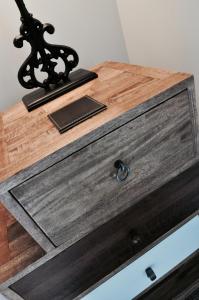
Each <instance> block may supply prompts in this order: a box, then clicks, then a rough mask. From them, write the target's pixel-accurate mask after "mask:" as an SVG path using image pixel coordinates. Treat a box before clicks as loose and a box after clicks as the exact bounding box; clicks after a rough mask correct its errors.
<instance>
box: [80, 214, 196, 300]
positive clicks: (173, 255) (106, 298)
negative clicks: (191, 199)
mask: <svg viewBox="0 0 199 300" xmlns="http://www.w3.org/2000/svg"><path fill="white" fill-rule="evenodd" d="M198 249H199V216H196V217H194V218H193V219H192V220H191V221H189V222H188V223H186V224H185V225H184V226H182V227H181V228H180V229H178V230H177V231H176V232H174V233H173V234H171V235H170V236H168V237H167V238H166V239H165V240H163V241H162V242H160V243H159V244H158V245H157V246H156V247H154V248H153V249H151V250H150V251H148V252H147V253H146V254H145V255H143V256H142V257H140V258H139V259H137V260H136V261H134V262H133V263H131V264H129V265H128V266H126V267H125V268H123V269H122V270H120V271H119V272H118V273H116V274H115V275H114V276H113V277H112V278H110V279H108V280H107V281H105V282H104V283H102V284H101V285H100V286H99V287H97V288H96V289H95V290H94V291H92V292H91V293H89V294H88V295H86V296H84V297H83V298H82V299H83V300H101V299H103V300H110V299H114V300H121V299H122V300H131V299H133V298H135V297H136V296H138V295H139V294H140V293H141V292H143V291H144V290H145V289H147V288H149V287H150V286H151V285H152V284H153V283H154V282H155V281H158V280H160V279H161V278H162V277H163V276H165V275H166V274H167V273H168V272H170V271H171V270H172V269H174V268H175V267H176V266H178V265H179V264H180V263H182V262H183V261H184V260H185V259H187V258H188V257H189V256H191V255H192V254H193V253H194V252H196V251H197V250H198ZM148 268H151V270H152V271H153V272H154V274H155V275H156V279H155V280H153V281H152V279H151V278H149V277H148V276H147V275H146V270H147V269H148Z"/></svg>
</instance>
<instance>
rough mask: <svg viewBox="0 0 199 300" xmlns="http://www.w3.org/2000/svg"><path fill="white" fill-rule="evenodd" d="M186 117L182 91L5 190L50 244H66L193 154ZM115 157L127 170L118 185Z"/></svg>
mask: <svg viewBox="0 0 199 300" xmlns="http://www.w3.org/2000/svg"><path fill="white" fill-rule="evenodd" d="M190 120H191V116H190V103H189V100H188V94H187V91H185V92H183V93H181V94H179V95H178V96H176V97H174V98H172V99H170V100H169V101H167V102H165V103H164V104H162V105H160V106H158V107H157V108H155V109H153V110H151V111H150V112H148V113H146V114H144V115H143V116H141V117H139V118H137V119H136V120H134V121H132V122H130V123H128V124H127V125H125V126H123V127H121V128H120V129H119V130H116V131H114V132H112V133H110V134H109V135H107V136H106V137H104V138H103V139H102V140H99V141H97V142H96V143H94V144H92V145H90V146H88V147H86V148H84V149H83V150H81V151H79V152H78V153H76V154H74V155H73V156H71V157H70V158H67V159H66V160H64V161H62V162H60V163H59V164H57V165H55V166H54V167H52V168H49V169H48V170H47V171H45V172H43V173H41V174H40V175H38V176H36V177H34V178H32V179H30V180H28V181H26V182H25V183H23V184H21V185H20V186H18V187H16V188H14V189H13V190H12V191H11V193H12V195H14V197H15V198H16V199H17V200H18V201H19V202H20V204H21V205H22V206H23V207H24V208H25V210H26V211H27V212H28V213H29V214H30V215H31V216H32V218H33V219H34V220H35V222H36V223H37V224H38V225H39V226H40V227H41V228H42V230H43V231H44V232H45V233H46V234H47V236H48V237H49V238H50V239H51V240H52V242H53V243H54V244H56V245H57V246H59V245H60V244H62V243H63V242H65V241H68V245H69V246H70V245H71V244H73V243H74V242H76V241H77V240H79V239H80V238H82V237H83V236H85V235H86V234H88V233H89V232H91V231H92V230H93V229H95V228H97V227H98V226H100V225H101V224H103V223H105V222H106V221H108V220H109V219H110V218H113V217H114V216H115V215H117V214H118V213H119V212H121V211H123V210H125V209H126V208H127V207H129V206H131V205H132V204H133V203H135V202H136V201H137V200H138V199H140V198H141V197H143V195H146V194H147V193H149V191H152V190H154V189H155V188H157V187H159V186H160V185H162V184H163V183H165V182H166V181H168V180H169V179H170V174H171V173H172V172H174V171H175V170H177V169H178V168H179V167H181V166H183V164H185V163H186V162H187V161H189V160H191V159H192V158H193V157H194V150H193V147H194V145H193V140H194V136H193V128H192V124H191V121H190ZM119 159H121V160H122V161H124V162H125V163H126V164H127V165H128V166H129V167H130V169H131V174H130V176H129V178H128V179H127V180H126V181H125V182H124V183H118V182H117V180H116V179H115V178H113V174H114V172H115V170H114V163H115V161H117V160H119ZM161 174H164V176H160V175H161ZM93 183H94V184H93ZM131 193H132V194H133V197H132V198H131V199H129V194H131ZM57 220H59V222H57Z"/></svg>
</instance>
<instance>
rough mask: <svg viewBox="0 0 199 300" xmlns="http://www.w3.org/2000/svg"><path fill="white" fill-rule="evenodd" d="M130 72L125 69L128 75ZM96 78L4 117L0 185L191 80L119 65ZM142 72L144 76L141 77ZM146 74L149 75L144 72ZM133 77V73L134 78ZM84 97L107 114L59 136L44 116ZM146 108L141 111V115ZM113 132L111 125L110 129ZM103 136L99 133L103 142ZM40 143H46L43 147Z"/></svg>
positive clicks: (106, 65)
mask: <svg viewBox="0 0 199 300" xmlns="http://www.w3.org/2000/svg"><path fill="white" fill-rule="evenodd" d="M128 68H129V69H128ZM93 70H94V71H96V70H97V72H98V74H99V78H98V79H97V80H94V81H93V82H90V83H88V84H86V85H85V86H83V87H80V88H78V89H77V90H75V91H72V92H70V93H69V94H67V95H64V96H62V97H60V98H58V99H57V100H55V101H53V102H51V103H48V104H46V105H45V106H43V107H41V108H39V109H37V110H35V111H34V112H31V113H28V112H27V111H26V109H25V107H24V106H23V104H22V103H21V102H19V103H18V104H16V105H15V106H13V107H12V108H10V109H9V110H8V111H7V112H5V113H3V117H2V120H3V125H2V126H3V131H4V137H3V141H1V147H0V148H1V149H2V148H3V150H2V152H3V153H2V154H3V155H2V156H1V159H2V157H3V158H4V159H3V160H1V164H0V165H1V168H0V181H4V180H6V179H8V178H9V177H11V176H14V175H15V174H17V173H18V172H20V171H22V170H24V169H26V168H27V167H30V166H31V165H32V164H34V163H36V162H38V161H40V160H41V159H43V158H45V157H46V156H48V155H50V154H52V153H54V152H56V151H57V150H59V149H60V148H62V147H64V146H67V145H70V144H72V143H74V142H77V141H78V140H79V139H80V138H81V137H82V136H85V135H87V134H91V133H92V132H93V131H95V130H97V129H98V128H100V127H101V126H102V125H104V124H107V123H109V122H112V121H113V120H114V119H116V118H117V117H119V116H121V115H123V114H124V113H127V112H128V111H129V110H131V109H133V108H135V107H137V106H139V105H141V104H143V103H144V102H146V101H147V100H149V99H150V98H152V97H155V96H157V95H158V94H160V93H163V92H165V91H167V90H168V89H169V88H171V87H173V86H175V85H177V84H180V83H181V82H183V81H184V80H186V79H190V78H191V76H190V75H189V74H184V73H172V72H165V71H160V70H155V69H149V68H146V69H145V68H143V67H138V66H136V67H135V68H132V69H130V67H128V65H125V64H120V63H111V64H110V63H104V64H101V65H100V66H97V67H96V68H93ZM144 70H146V74H145V72H144ZM149 70H150V71H149ZM133 72H134V73H133ZM85 94H87V95H89V96H91V97H94V98H96V100H98V101H101V102H102V103H104V104H106V105H107V106H108V110H107V111H104V112H103V113H101V114H99V115H98V116H95V117H93V118H92V119H90V120H87V121H86V122H84V123H82V124H80V125H78V126H77V127H75V128H73V129H71V130H70V131H68V132H66V133H65V134H64V135H60V134H59V133H58V131H57V130H56V129H55V128H54V126H53V125H52V123H51V122H50V120H49V119H48V117H47V114H49V113H51V112H53V111H55V110H57V109H58V108H61V107H63V106H64V105H66V104H69V103H71V102H73V101H74V100H76V99H77V98H79V97H81V96H82V95H85ZM144 109H145V111H146V109H147V107H146V106H145V107H143V108H142V111H144ZM114 126H116V124H115V125H114ZM102 134H103V132H101V136H102ZM44 141H45V142H44Z"/></svg>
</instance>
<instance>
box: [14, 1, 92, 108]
mask: <svg viewBox="0 0 199 300" xmlns="http://www.w3.org/2000/svg"><path fill="white" fill-rule="evenodd" d="M15 2H16V4H17V6H18V8H19V10H20V13H21V22H22V25H21V27H20V35H19V36H18V37H16V38H15V39H14V45H15V47H17V48H22V47H23V43H24V41H27V42H28V43H29V44H30V46H31V53H30V55H29V56H28V58H27V59H26V60H25V62H24V63H23V64H22V66H21V68H20V69H19V72H18V79H19V82H20V84H21V85H22V86H23V87H24V88H27V89H33V88H42V89H45V91H43V90H37V91H36V92H33V93H31V94H29V95H27V96H25V97H24V98H23V101H24V103H25V105H26V107H27V108H28V110H32V109H34V108H37V107H38V106H40V105H42V104H44V103H46V102H48V101H50V100H53V99H55V98H56V97H57V96H59V95H62V94H63V93H65V92H67V91H70V90H71V89H74V88H76V87H78V86H80V85H82V84H84V83H86V82H88V81H90V80H92V79H94V78H96V77H97V75H96V74H95V73H93V72H89V71H86V70H79V71H76V72H77V73H76V74H73V76H71V78H70V76H69V75H70V72H71V71H72V70H73V69H74V68H75V67H77V65H78V63H79V57H78V54H77V52H76V51H75V50H74V49H72V48H70V47H67V46H62V45H54V44H49V43H48V42H46V41H45V39H44V33H45V32H47V33H49V34H53V33H54V32H55V28H54V27H53V25H51V24H42V23H41V22H40V21H39V20H37V19H35V18H33V15H32V14H30V13H29V12H28V10H27V8H26V6H25V4H24V1H23V0H15ZM60 59H61V60H62V62H63V63H64V71H63V72H58V71H57V70H56V67H57V65H58V61H59V60H60ZM38 70H40V71H41V72H44V73H45V79H44V80H40V79H38V77H37V73H36V72H37V71H38ZM74 73H75V72H74Z"/></svg>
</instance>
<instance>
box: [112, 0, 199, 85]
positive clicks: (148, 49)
mask: <svg viewBox="0 0 199 300" xmlns="http://www.w3.org/2000/svg"><path fill="white" fill-rule="evenodd" d="M117 3H118V7H119V11H120V15H121V21H122V25H123V30H124V35H125V40H126V45H127V50H128V55H129V59H130V62H131V63H135V64H141V65H148V66H156V67H162V68H168V69H174V70H178V71H186V72H191V73H193V74H194V75H195V78H196V85H197V91H199V1H198V0H117Z"/></svg>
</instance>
